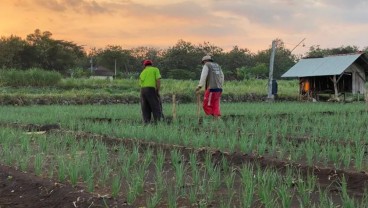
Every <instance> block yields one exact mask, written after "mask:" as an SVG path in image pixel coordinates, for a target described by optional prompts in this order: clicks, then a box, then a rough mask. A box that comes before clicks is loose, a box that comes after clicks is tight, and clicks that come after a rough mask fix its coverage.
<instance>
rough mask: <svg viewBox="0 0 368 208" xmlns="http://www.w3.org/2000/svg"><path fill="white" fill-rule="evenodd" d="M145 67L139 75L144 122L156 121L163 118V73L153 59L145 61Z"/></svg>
mask: <svg viewBox="0 0 368 208" xmlns="http://www.w3.org/2000/svg"><path fill="white" fill-rule="evenodd" d="M142 64H143V66H144V69H143V71H142V72H141V74H140V75H139V85H140V87H141V110H142V117H143V121H144V123H146V124H148V123H150V122H151V120H152V115H153V120H154V122H155V123H156V122H157V121H159V120H161V118H162V115H163V114H162V109H161V104H160V87H161V74H160V70H159V69H158V68H157V67H154V66H152V61H151V60H144V61H143V63H142Z"/></svg>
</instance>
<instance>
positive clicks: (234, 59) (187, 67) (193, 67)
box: [0, 29, 368, 80]
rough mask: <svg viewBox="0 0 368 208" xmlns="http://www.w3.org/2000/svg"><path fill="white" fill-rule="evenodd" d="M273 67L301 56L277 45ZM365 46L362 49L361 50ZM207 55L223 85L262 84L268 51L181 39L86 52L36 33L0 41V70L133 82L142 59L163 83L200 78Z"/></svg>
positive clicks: (278, 71)
mask: <svg viewBox="0 0 368 208" xmlns="http://www.w3.org/2000/svg"><path fill="white" fill-rule="evenodd" d="M277 42H278V44H277V49H276V55H275V62H274V78H276V79H278V78H280V76H281V75H282V74H283V73H284V72H286V71H287V70H288V69H290V68H291V67H292V66H293V65H294V64H295V63H296V62H297V61H298V59H299V58H301V57H297V56H296V55H294V54H292V53H291V51H290V50H289V49H287V48H285V45H284V42H283V41H282V40H280V39H278V40H277ZM367 49H368V47H366V48H365V49H364V51H367ZM358 51H359V48H358V47H356V46H341V47H339V48H328V49H321V48H319V46H311V47H310V48H309V51H308V52H307V53H306V55H305V56H306V57H321V56H325V55H334V54H346V53H355V52H358ZM207 54H210V55H212V57H213V58H214V60H215V61H216V62H218V63H219V64H220V65H221V67H222V69H223V71H224V73H225V75H226V79H228V80H241V79H265V78H268V69H269V62H270V55H271V46H270V48H267V49H265V50H261V51H258V52H257V53H252V52H251V51H250V50H248V49H247V48H240V47H239V46H233V48H232V49H231V50H230V51H224V50H223V49H222V48H221V47H218V46H216V45H214V44H212V43H209V42H204V43H201V44H197V45H196V44H193V43H191V42H187V41H184V40H178V42H177V43H176V44H175V45H174V46H172V47H169V48H166V49H159V48H154V47H145V46H140V47H135V48H129V49H126V48H123V47H121V46H118V45H107V46H106V47H105V48H93V49H91V50H90V51H89V52H88V53H87V52H86V50H85V48H84V46H82V45H78V44H76V43H74V42H71V41H65V40H56V39H54V38H53V37H52V33H51V32H49V31H43V32H42V31H41V30H39V29H36V30H35V31H34V33H32V34H29V35H27V36H26V38H25V39H22V38H21V37H18V36H14V35H11V36H10V37H1V39H0V69H1V70H7V69H19V70H26V69H30V68H41V69H44V70H52V71H57V72H60V73H61V74H62V75H64V76H71V75H73V76H74V77H80V76H88V75H90V73H91V71H92V73H93V70H90V69H91V67H92V69H93V68H95V67H97V66H102V67H105V68H107V69H110V70H111V71H115V69H116V72H117V76H118V77H123V78H133V77H136V76H137V75H138V74H139V73H140V71H141V70H142V60H144V59H151V60H153V62H154V65H155V66H157V67H159V68H160V70H161V73H162V76H163V77H164V78H172V79H198V78H199V75H200V73H201V68H202V66H201V58H202V57H203V56H204V55H207Z"/></svg>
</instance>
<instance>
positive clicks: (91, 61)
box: [89, 56, 93, 75]
mask: <svg viewBox="0 0 368 208" xmlns="http://www.w3.org/2000/svg"><path fill="white" fill-rule="evenodd" d="M89 62H90V63H91V75H92V72H93V60H92V56H91V60H90V61H89Z"/></svg>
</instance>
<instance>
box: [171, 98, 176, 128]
mask: <svg viewBox="0 0 368 208" xmlns="http://www.w3.org/2000/svg"><path fill="white" fill-rule="evenodd" d="M172 105H173V106H172V115H173V121H175V120H176V95H175V94H173V95H172Z"/></svg>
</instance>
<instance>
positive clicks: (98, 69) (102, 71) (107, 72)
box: [93, 66, 114, 76]
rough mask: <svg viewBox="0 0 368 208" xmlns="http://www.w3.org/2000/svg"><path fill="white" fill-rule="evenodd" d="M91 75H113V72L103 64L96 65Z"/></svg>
mask: <svg viewBox="0 0 368 208" xmlns="http://www.w3.org/2000/svg"><path fill="white" fill-rule="evenodd" d="M93 75H94V76H114V73H113V72H112V71H110V70H109V69H107V68H105V67H103V66H98V67H96V68H95V69H94V72H93Z"/></svg>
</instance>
